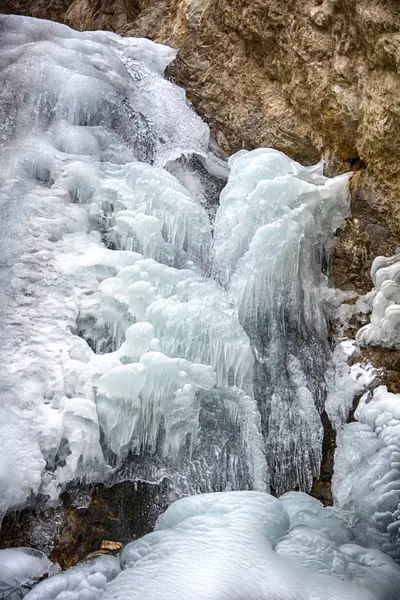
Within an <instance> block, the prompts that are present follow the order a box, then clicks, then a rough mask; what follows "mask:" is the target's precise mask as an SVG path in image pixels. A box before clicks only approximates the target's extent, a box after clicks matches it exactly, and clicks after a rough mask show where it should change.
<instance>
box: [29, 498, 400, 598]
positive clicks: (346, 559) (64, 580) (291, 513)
mask: <svg viewBox="0 0 400 600" xmlns="http://www.w3.org/2000/svg"><path fill="white" fill-rule="evenodd" d="M119 565H120V567H119ZM119 568H120V569H121V570H119ZM399 584H400V568H399V567H398V566H397V565H396V564H395V563H394V562H393V560H392V559H391V558H390V557H388V556H385V555H384V554H382V553H381V552H379V551H377V550H370V549H367V548H363V547H361V546H359V545H357V544H356V543H354V536H353V532H352V529H351V528H350V527H349V526H348V525H347V523H346V522H345V521H344V520H343V518H342V517H341V515H340V513H338V512H337V511H335V510H334V509H331V508H324V507H323V506H322V505H321V503H320V502H318V500H315V499H314V498H311V497H309V496H307V495H306V494H301V493H296V492H292V493H290V494H286V495H284V496H282V497H281V498H280V499H279V500H278V499H276V498H274V497H272V496H270V495H268V494H264V493H260V492H225V493H217V494H202V495H198V496H191V497H187V498H183V499H181V500H178V501H177V502H175V503H173V504H172V505H171V506H170V507H169V508H168V509H167V511H166V512H165V513H164V514H163V515H162V516H161V518H160V519H159V521H158V523H157V526H156V528H155V530H154V532H153V533H150V534H148V535H146V536H144V537H143V538H141V539H139V540H136V541H134V542H132V543H130V544H128V545H127V546H126V547H125V548H124V549H123V551H122V553H121V555H120V557H119V562H118V559H116V558H113V557H101V558H98V559H95V560H92V561H89V562H88V563H87V564H86V563H81V564H80V565H78V566H77V567H75V568H73V569H70V570H69V571H67V572H65V573H62V574H60V575H57V576H56V577H52V578H50V579H49V580H47V581H43V582H41V583H40V584H38V585H37V586H36V587H35V588H34V589H33V590H32V591H31V592H30V594H29V595H28V599H29V600H64V599H65V600H67V599H69V598H71V600H72V598H73V599H74V600H95V599H97V598H101V599H102V600H111V599H112V600H134V599H138V600H139V599H140V600H143V599H144V598H149V599H150V598H151V599H152V600H157V599H158V598H160V600H161V599H162V600H169V599H171V600H187V599H188V598H190V600H203V599H204V600H213V599H214V598H215V599H216V600H217V599H218V600H326V599H328V600H397V599H398V590H399Z"/></svg>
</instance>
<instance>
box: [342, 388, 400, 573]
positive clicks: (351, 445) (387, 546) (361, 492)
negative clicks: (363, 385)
mask: <svg viewBox="0 0 400 600" xmlns="http://www.w3.org/2000/svg"><path fill="white" fill-rule="evenodd" d="M354 416H355V419H356V422H354V423H348V424H347V425H345V426H344V428H343V430H342V431H341V432H340V434H339V435H338V439H337V448H336V452H335V463H334V464H335V466H334V476H333V493H334V497H335V500H336V503H337V504H338V506H339V507H340V508H341V509H343V510H346V511H349V512H350V514H351V515H352V518H353V519H354V529H355V531H356V532H357V537H358V539H360V540H361V541H362V543H364V544H365V545H368V546H370V547H372V548H379V549H380V550H382V551H383V552H385V553H387V554H388V555H389V556H392V557H393V558H394V559H396V560H397V561H400V536H399V532H400V394H392V393H390V392H388V391H387V389H386V387H385V386H380V387H378V388H377V389H376V390H375V391H374V392H373V394H371V392H367V393H366V394H364V396H363V397H362V398H361V400H360V403H359V405H358V407H357V410H356V411H355V414H354Z"/></svg>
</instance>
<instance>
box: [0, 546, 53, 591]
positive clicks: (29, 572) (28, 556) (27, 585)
mask: <svg viewBox="0 0 400 600" xmlns="http://www.w3.org/2000/svg"><path fill="white" fill-rule="evenodd" d="M58 571H59V567H58V565H55V564H54V563H52V562H51V561H50V560H49V559H48V558H47V556H46V555H45V554H44V553H43V552H40V551H39V550H34V549H33V548H7V549H5V550H0V598H2V599H4V600H6V599H7V600H20V598H23V597H24V596H25V595H26V594H27V593H28V591H29V590H30V589H31V588H32V587H33V586H34V585H35V584H36V583H37V582H38V581H40V580H41V579H43V578H46V577H49V576H52V575H55V574H56V573H58Z"/></svg>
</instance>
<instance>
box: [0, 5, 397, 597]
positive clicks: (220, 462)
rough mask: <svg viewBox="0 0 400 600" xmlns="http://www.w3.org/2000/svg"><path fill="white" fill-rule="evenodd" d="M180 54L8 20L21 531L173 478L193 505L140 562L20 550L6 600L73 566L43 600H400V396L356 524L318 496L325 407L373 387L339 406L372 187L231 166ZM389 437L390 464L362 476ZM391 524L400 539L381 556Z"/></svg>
mask: <svg viewBox="0 0 400 600" xmlns="http://www.w3.org/2000/svg"><path fill="white" fill-rule="evenodd" d="M174 56H175V52H174V51H173V50H172V49H170V48H167V47H165V46H161V45H158V44H155V43H153V42H150V41H149V40H144V39H134V38H121V37H119V36H118V35H115V34H113V33H108V32H84V33H78V32H74V31H72V30H71V29H69V28H68V27H66V26H63V25H59V24H55V23H51V22H47V21H40V20H36V19H30V18H22V17H15V16H0V164H1V169H0V209H1V220H0V223H1V238H0V240H1V241H0V244H1V252H2V261H1V273H2V286H1V290H0V308H1V317H0V327H1V334H2V345H1V351H0V352H1V357H0V360H1V362H2V367H3V368H2V370H1V375H0V390H1V395H0V400H1V402H0V417H1V418H0V439H1V441H2V445H1V450H2V452H1V454H0V518H2V517H3V516H4V515H5V514H6V513H7V512H11V511H16V510H19V509H21V508H23V507H25V506H29V505H30V503H32V502H36V503H37V504H38V505H39V506H50V505H56V504H57V502H58V499H59V495H60V493H61V492H62V491H64V490H65V489H68V486H70V485H71V484H75V485H78V484H79V483H84V484H86V483H87V484H95V483H98V482H103V483H107V484H112V483H115V482H117V481H121V480H124V479H127V478H128V479H134V480H145V481H147V482H155V483H157V482H159V481H161V480H163V479H167V480H168V482H169V489H170V499H171V501H172V500H174V499H176V498H180V499H178V500H177V501H176V502H174V503H173V504H171V506H170V508H168V510H167V511H166V513H165V514H164V515H163V516H162V517H161V518H160V520H159V522H158V524H157V527H156V530H155V531H154V532H153V533H151V534H149V535H147V536H145V537H143V538H142V539H140V540H136V541H134V542H132V543H131V544H128V545H127V546H126V547H125V548H124V550H123V551H122V553H121V555H120V556H119V557H111V556H100V557H99V556H97V557H92V558H91V559H89V560H88V561H84V562H82V563H80V564H79V565H77V566H76V567H74V568H72V569H70V570H68V571H67V572H66V573H60V574H57V567H55V566H54V565H52V564H51V562H50V561H49V560H48V559H47V558H46V557H45V556H43V555H42V554H41V553H40V552H38V551H33V550H32V549H26V548H21V549H18V550H15V551H13V552H11V553H10V551H9V550H0V594H1V593H4V594H5V593H7V594H13V593H15V594H16V597H18V598H19V597H22V595H24V594H25V592H26V591H27V589H28V588H29V587H32V585H33V584H34V583H35V582H36V581H37V580H38V579H40V578H41V577H44V576H46V575H47V574H49V575H51V577H49V579H47V580H46V581H42V582H41V583H39V584H38V585H36V586H35V587H34V588H33V589H32V590H31V591H30V592H29V593H28V595H27V596H26V597H27V598H28V599H29V600H57V599H59V600H61V599H63V600H69V599H71V600H72V599H74V600H92V599H93V600H95V599H97V598H104V599H107V598H110V599H111V598H114V599H116V600H122V599H124V600H125V599H127V598H129V599H130V598H132V600H133V599H134V598H141V599H142V600H144V599H145V598H146V599H147V598H149V599H150V598H153V599H157V598H171V599H173V600H180V599H182V600H183V599H186V600H189V599H190V600H196V599H198V600H203V599H204V600H205V599H206V598H207V599H208V600H210V599H214V598H215V599H216V600H217V598H218V600H235V599H237V600H244V598H246V600H319V599H321V600H322V598H324V600H325V599H328V598H329V599H331V600H339V599H340V600H345V599H348V600H373V599H375V600H396V599H397V598H398V597H399V596H398V594H397V590H398V589H399V586H400V574H399V573H400V571H399V568H398V567H397V566H396V564H395V562H394V561H393V560H392V558H391V557H390V556H393V557H394V558H396V559H397V558H398V553H397V550H398V546H397V545H396V543H395V542H393V538H394V537H395V533H396V532H395V529H396V527H397V525H398V518H397V513H396V514H395V510H397V508H396V507H395V502H394V497H395V492H394V491H393V489H392V488H391V483H390V482H391V481H392V479H390V478H391V471H389V475H387V473H386V472H383V471H379V476H380V477H381V478H380V479H379V486H378V487H377V492H376V494H378V496H379V497H378V498H377V497H376V495H375V496H374V495H372V496H371V495H369V494H370V488H369V482H370V480H371V477H373V476H374V473H376V472H377V470H376V469H374V465H375V464H376V465H381V464H382V461H389V462H390V461H391V463H393V465H394V466H393V469H396V468H397V467H396V465H398V454H399V453H398V451H397V450H398V447H399V446H398V445H397V446H396V444H394V443H393V439H392V437H391V436H392V435H393V438H394V437H396V435H398V428H397V429H396V427H395V425H396V426H397V424H398V421H399V419H398V414H397V412H398V411H397V408H396V406H395V401H394V399H393V398H392V397H389V396H390V395H387V394H386V393H385V391H384V390H382V389H381V388H379V390H378V391H377V392H376V393H375V396H374V399H373V402H372V403H370V404H369V403H368V401H367V399H364V400H363V401H362V403H361V404H360V407H359V409H358V413H357V415H356V416H357V418H358V421H359V422H358V423H355V424H354V423H353V424H350V425H346V426H345V427H344V429H343V431H341V432H340V435H339V446H338V450H337V459H338V465H339V466H338V471H337V473H336V484H335V485H336V488H335V489H336V494H337V498H338V503H339V504H340V506H341V509H342V510H338V509H336V508H324V507H323V506H322V505H321V503H320V502H319V501H318V500H315V499H313V498H311V497H309V496H307V495H306V494H304V493H302V492H304V491H309V490H310V489H311V487H312V484H313V481H314V480H316V479H318V476H319V470H320V464H321V458H322V439H323V426H322V420H323V419H324V418H325V416H326V415H325V413H326V412H328V413H329V415H330V416H331V415H335V414H339V413H340V410H342V412H343V414H344V413H345V412H346V411H345V410H344V409H343V406H345V407H347V408H348V406H349V402H350V403H351V399H352V394H353V391H354V389H355V387H354V386H353V387H351V389H350V388H349V389H350V391H348V393H346V394H345V396H346V398H345V402H343V403H342V404H343V406H342V405H340V406H339V407H337V406H336V405H335V402H336V397H337V395H338V389H339V388H338V389H334V390H332V387H334V386H335V385H336V383H337V381H338V377H337V378H336V379H335V377H334V376H333V375H332V372H333V371H334V366H335V365H334V363H335V360H336V359H335V358H334V357H333V355H332V351H331V347H330V344H329V339H328V331H329V319H330V316H331V312H332V306H333V305H334V303H335V291H334V290H332V289H331V288H330V287H329V279H328V276H329V262H330V256H331V252H332V248H333V241H334V234H335V231H336V230H337V229H338V227H340V226H341V225H342V224H343V222H344V219H345V217H346V216H347V214H348V211H349V191H348V175H342V176H339V177H336V178H332V179H330V178H327V177H325V176H324V175H323V165H322V164H319V165H316V166H315V167H303V166H301V165H300V164H298V163H297V162H295V161H293V160H291V159H289V158H288V157H286V156H285V155H283V154H282V153H281V152H278V151H276V150H272V149H258V150H254V151H251V152H248V151H241V152H238V153H237V154H235V155H234V156H232V157H231V158H230V159H229V160H228V161H225V159H224V156H223V153H222V152H221V151H220V150H219V148H218V146H217V144H216V143H215V142H214V141H213V139H212V137H211V136H210V132H209V129H208V127H207V125H206V124H205V123H204V122H202V120H201V119H200V117H198V116H197V115H196V114H195V113H194V111H193V110H192V108H191V107H190V105H189V104H188V102H187V101H186V98H185V94H184V92H183V90H181V89H180V88H178V87H177V86H175V85H173V84H172V83H171V82H169V81H167V80H166V79H165V78H164V76H163V74H164V70H165V68H166V66H167V65H168V64H169V62H171V60H173V58H174ZM221 190H222V192H221ZM220 192H221V193H220ZM218 203H219V207H218V209H217V210H216V206H217V204H218ZM214 218H215V220H214ZM388 269H389V271H390V273H392V271H393V273H392V275H393V277H395V275H396V273H395V271H396V269H395V268H394V267H393V268H392V267H390V265H388V266H387V268H386V271H387V270H388ZM390 269H391V270H390ZM384 308H385V310H386V312H387V311H388V308H387V305H385V307H384ZM389 308H390V307H389ZM389 312H390V311H389ZM369 331H370V330H369V329H367V333H366V334H365V333H364V334H362V335H370V333H369ZM374 331H375V330H374ZM372 333H373V332H372ZM372 333H371V335H372ZM373 335H374V336H375V337H379V335H381V333H380V332H378V333H376V331H375V333H374V334H373ZM346 368H347V366H346ZM345 370H346V369H344V371H345ZM346 377H347V375H346ZM350 380H351V378H349V381H350ZM346 381H347V379H346V378H345V377H344V378H342V380H341V384H340V385H342V386H344V385H346ZM335 393H336V395H335ZM339 393H340V389H339ZM349 399H350V400H349ZM327 400H328V401H327ZM338 402H339V403H340V400H339V401H338ZM335 411H336V412H335ZM382 414H384V415H385V418H387V423H384V425H385V424H387V425H388V426H389V428H388V429H386V430H385V432H384V433H382V427H383V425H382V423H383V421H382ZM342 421H343V419H342V420H341V418H339V417H338V419H337V422H336V421H335V423H334V424H335V426H337V428H339V427H340V426H341V424H342ZM394 421H396V423H394ZM367 428H368V431H367ZM351 431H354V440H355V441H354V443H353V442H351V443H353V445H352V446H349V437H351V435H352V433H351ZM366 437H368V440H369V441H368V443H369V444H370V447H371V452H370V453H369V456H373V460H374V461H375V462H374V464H373V465H372V466H371V465H366V464H365V462H363V461H360V463H361V464H359V463H357V461H356V460H354V465H353V463H352V464H350V465H349V464H347V462H346V460H348V456H347V454H346V453H347V449H348V448H349V447H350V448H351V453H352V454H351V456H352V457H353V454H354V449H355V450H357V447H358V445H362V443H363V441H364V440H365V438H366ZM396 439H397V438H396ZM357 465H358V466H357ZM353 466H354V468H357V471H358V472H357V476H358V478H359V479H358V481H361V484H360V485H361V487H362V490H363V496H364V498H363V500H360V498H359V496H357V491H354V490H353V489H352V490H351V492H350V493H348V492H349V490H348V485H347V483H346V481H347V479H346V478H348V477H352V476H353V471H352V469H353ZM358 467H359V468H358ZM371 471H372V473H373V474H372V476H371ZM293 489H295V490H300V492H299V491H296V492H292V491H290V490H293ZM268 492H272V493H274V494H276V495H277V496H280V497H279V499H278V498H274V497H273V496H271V495H269V493H268ZM285 492H286V493H285ZM391 492H393V493H391ZM282 494H283V495H282ZM183 496H186V497H185V498H182V497H183ZM396 498H397V496H396ZM370 499H371V500H372V501H373V508H372V509H371V510H369V508H368V507H367V504H368V502H369V501H370ZM380 499H381V500H382V506H380V504H379V502H380ZM389 504H390V506H389ZM388 507H389V508H388ZM389 510H391V511H392V512H391V516H390V518H389V516H388V511H389ZM385 511H386V512H385ZM355 513H357V514H358V515H361V517H360V518H361V522H360V523H359V524H357V526H353V525H354V523H353V522H351V519H350V517H349V516H348V515H352V517H351V518H353V516H354V514H355ZM378 513H379V514H378ZM382 515H383V516H382ZM385 515H386V516H385ZM378 517H379V518H378ZM376 519H378V520H379V519H381V520H380V522H381V523H383V522H384V523H385V524H386V525H388V527H389V530H390V531H389V533H388V534H386V533H387V532H386V533H385V532H384V533H383V535H381V536H380V535H377V534H376V532H374V535H373V536H372V538H371V539H372V542H371V541H370V538H369V537H368V532H369V530H370V529H373V527H372V525H371V523H375V524H376ZM396 531H397V529H396ZM360 544H362V545H360ZM382 551H384V552H387V553H388V554H389V555H390V556H389V555H387V554H383V553H382ZM25 588H26V589H25ZM21 590H22V591H21Z"/></svg>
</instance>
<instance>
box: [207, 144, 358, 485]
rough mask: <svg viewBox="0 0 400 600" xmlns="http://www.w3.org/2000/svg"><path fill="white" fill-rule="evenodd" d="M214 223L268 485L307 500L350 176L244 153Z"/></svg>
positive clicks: (217, 264)
mask: <svg viewBox="0 0 400 600" xmlns="http://www.w3.org/2000/svg"><path fill="white" fill-rule="evenodd" d="M229 164H230V166H231V172H230V175H229V180H228V184H227V186H226V187H225V188H224V190H223V192H222V193H221V199H220V207H219V209H218V211H217V216H216V220H215V236H214V245H213V273H214V275H215V277H216V278H217V279H218V280H219V281H220V282H221V284H222V285H224V286H225V287H226V288H227V290H228V291H229V294H230V296H231V297H232V299H233V301H234V302H235V304H236V305H237V307H238V312H239V320H240V323H241V324H242V325H243V327H244V329H245V331H246V332H247V333H248V335H249V337H250V340H251V342H252V344H253V346H254V347H255V356H256V363H255V394H256V398H257V401H258V405H259V408H260V411H261V415H262V421H263V431H264V435H265V437H266V449H267V456H268V459H269V467H270V470H271V483H272V486H273V488H274V489H275V490H277V491H278V492H282V491H285V490H288V489H293V488H300V489H302V490H309V489H310V488H311V485H312V481H313V477H316V476H318V474H319V466H320V462H321V444H322V434H323V430H322V424H321V419H320V416H321V414H322V412H323V411H324V405H325V399H326V392H327V381H326V376H325V372H326V371H327V369H328V365H329V360H330V349H329V346H328V313H329V308H330V306H329V301H330V296H329V290H328V287H327V276H326V274H325V273H324V272H323V271H322V264H323V261H324V260H326V259H328V260H329V254H330V251H331V246H332V241H333V234H334V232H335V231H336V229H337V228H338V227H339V226H340V225H341V224H342V223H343V220H344V217H345V216H346V215H347V213H348V210H349V192H348V186H347V180H348V176H347V175H343V176H339V177H337V178H334V179H327V178H326V177H324V176H323V174H322V169H323V165H322V164H319V165H316V166H315V167H302V166H301V165H299V164H298V163H296V162H294V161H292V160H290V159H289V158H288V157H286V156H285V155H284V154H282V153H281V152H278V151H276V150H271V149H259V150H254V151H252V152H246V151H242V152H239V153H237V154H235V155H234V156H233V157H231V158H230V159H229Z"/></svg>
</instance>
